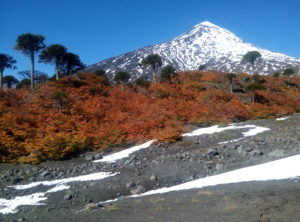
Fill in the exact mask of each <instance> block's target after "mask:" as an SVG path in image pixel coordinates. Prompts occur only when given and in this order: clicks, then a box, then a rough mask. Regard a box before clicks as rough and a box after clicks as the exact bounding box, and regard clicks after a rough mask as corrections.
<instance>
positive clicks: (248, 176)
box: [105, 155, 300, 203]
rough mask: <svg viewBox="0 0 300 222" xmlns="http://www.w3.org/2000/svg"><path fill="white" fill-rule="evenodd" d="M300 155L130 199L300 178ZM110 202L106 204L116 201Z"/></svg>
mask: <svg viewBox="0 0 300 222" xmlns="http://www.w3.org/2000/svg"><path fill="white" fill-rule="evenodd" d="M299 162H300V155H295V156H291V157H287V158H284V159H280V160H275V161H271V162H268V163H264V164H259V165H255V166H250V167H245V168H242V169H238V170H234V171H230V172H227V173H222V174H219V175H215V176H209V177H205V178H201V179H197V180H193V181H190V182H186V183H183V184H179V185H175V186H171V187H164V188H160V189H157V190H151V191H148V192H145V193H142V194H138V195H132V196H129V197H141V196H147V195H153V194H162V193H168V192H172V191H181V190H189V189H199V188H203V187H208V186H216V185H221V184H230V183H240V182H251V181H267V180H283V179H290V178H295V177H300V164H299ZM116 200H117V199H114V200H108V201H105V203H108V202H113V201H116Z"/></svg>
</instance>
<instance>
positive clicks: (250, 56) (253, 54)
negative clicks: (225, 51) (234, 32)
mask: <svg viewBox="0 0 300 222" xmlns="http://www.w3.org/2000/svg"><path fill="white" fill-rule="evenodd" d="M258 58H261V54H260V52H258V51H250V52H247V53H246V54H245V55H244V56H243V59H242V63H250V64H251V65H252V67H253V68H254V62H255V60H257V59H258Z"/></svg>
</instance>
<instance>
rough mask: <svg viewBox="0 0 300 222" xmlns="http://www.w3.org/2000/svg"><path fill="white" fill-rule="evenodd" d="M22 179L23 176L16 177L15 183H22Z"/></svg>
mask: <svg viewBox="0 0 300 222" xmlns="http://www.w3.org/2000/svg"><path fill="white" fill-rule="evenodd" d="M22 181H23V179H22V178H20V177H16V178H14V179H13V184H16V183H20V182H22Z"/></svg>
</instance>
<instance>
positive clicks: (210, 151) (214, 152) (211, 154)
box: [207, 148, 219, 156]
mask: <svg viewBox="0 0 300 222" xmlns="http://www.w3.org/2000/svg"><path fill="white" fill-rule="evenodd" d="M207 154H208V155H210V156H217V155H219V152H218V150H216V149H214V148H209V149H208V150H207Z"/></svg>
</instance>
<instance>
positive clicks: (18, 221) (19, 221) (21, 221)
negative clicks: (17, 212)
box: [17, 217, 25, 222]
mask: <svg viewBox="0 0 300 222" xmlns="http://www.w3.org/2000/svg"><path fill="white" fill-rule="evenodd" d="M23 221H25V218H23V217H20V218H18V219H17V222H23Z"/></svg>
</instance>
